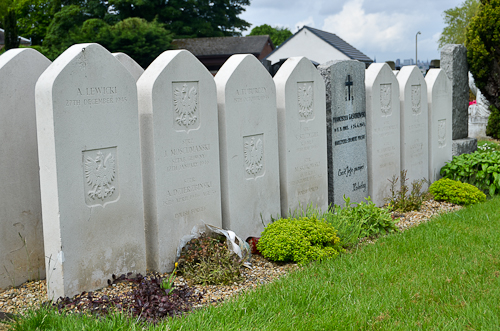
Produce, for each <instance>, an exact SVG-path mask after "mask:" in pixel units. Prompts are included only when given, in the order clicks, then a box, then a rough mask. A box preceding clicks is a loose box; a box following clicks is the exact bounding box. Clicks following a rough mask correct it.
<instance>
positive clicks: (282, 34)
mask: <svg viewBox="0 0 500 331" xmlns="http://www.w3.org/2000/svg"><path fill="white" fill-rule="evenodd" d="M262 35H269V37H270V38H271V41H272V42H273V45H274V46H276V47H278V46H279V45H281V44H282V43H283V42H284V41H285V40H287V39H288V38H290V37H291V36H292V32H290V30H289V29H288V28H280V27H275V28H273V27H272V26H270V25H267V24H262V25H259V26H256V27H255V28H253V29H252V31H251V32H250V33H249V36H262Z"/></svg>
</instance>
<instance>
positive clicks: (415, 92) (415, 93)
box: [411, 85, 422, 115]
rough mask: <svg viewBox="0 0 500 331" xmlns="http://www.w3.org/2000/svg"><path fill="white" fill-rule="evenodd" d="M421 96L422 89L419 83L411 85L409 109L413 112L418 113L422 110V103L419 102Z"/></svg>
mask: <svg viewBox="0 0 500 331" xmlns="http://www.w3.org/2000/svg"><path fill="white" fill-rule="evenodd" d="M421 97H422V89H421V86H420V85H412V86H411V110H412V111H413V114H415V115H418V114H420V113H421V112H422V105H421V104H420V101H421Z"/></svg>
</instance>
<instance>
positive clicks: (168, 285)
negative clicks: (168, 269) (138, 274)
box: [160, 262, 179, 294]
mask: <svg viewBox="0 0 500 331" xmlns="http://www.w3.org/2000/svg"><path fill="white" fill-rule="evenodd" d="M178 265H179V264H178V263H177V262H175V266H174V270H173V271H172V273H171V274H170V277H168V278H167V277H165V278H163V279H162V281H161V284H160V287H161V288H162V289H164V290H165V293H166V294H170V292H172V290H173V287H174V281H175V274H176V272H177V266H178Z"/></svg>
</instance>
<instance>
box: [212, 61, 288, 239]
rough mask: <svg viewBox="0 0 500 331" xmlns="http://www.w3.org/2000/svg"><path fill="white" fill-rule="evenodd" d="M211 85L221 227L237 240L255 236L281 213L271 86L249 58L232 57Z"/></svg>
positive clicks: (274, 99) (265, 75)
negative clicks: (214, 88) (215, 108)
mask: <svg viewBox="0 0 500 331" xmlns="http://www.w3.org/2000/svg"><path fill="white" fill-rule="evenodd" d="M215 83H216V85H217V104H218V108H219V145H220V163H221V192H222V224H223V227H224V228H226V229H230V230H233V231H234V232H235V233H236V234H237V235H238V236H240V237H241V238H242V239H246V238H247V237H250V236H251V237H259V236H260V233H261V232H262V230H263V229H264V226H263V224H262V223H263V221H264V222H268V221H269V220H270V218H271V215H272V216H274V217H276V215H278V214H279V213H280V196H279V192H280V189H279V185H280V183H279V165H278V158H279V156H278V123H277V121H278V120H277V118H278V114H277V110H276V87H275V85H274V81H273V79H272V78H271V75H269V73H268V72H267V70H266V69H265V68H264V66H263V65H262V64H261V63H260V62H259V61H258V60H257V58H255V56H253V55H249V54H238V55H233V56H231V57H230V58H229V59H228V60H227V61H226V63H224V65H223V66H222V67H221V69H220V70H219V72H218V73H217V75H216V76H215ZM261 217H262V218H261Z"/></svg>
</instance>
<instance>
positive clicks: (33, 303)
mask: <svg viewBox="0 0 500 331" xmlns="http://www.w3.org/2000/svg"><path fill="white" fill-rule="evenodd" d="M461 208H462V207H461V206H457V205H454V204H451V203H446V202H436V201H433V200H430V201H426V202H424V203H423V205H422V208H421V210H420V211H418V212H417V211H413V212H409V213H406V214H397V213H393V217H394V218H395V219H396V218H399V221H398V223H397V226H398V228H399V229H400V230H401V231H405V230H407V229H409V228H412V227H415V226H418V225H419V224H421V223H424V222H427V221H428V220H429V219H430V218H431V217H432V216H434V215H437V214H441V213H447V212H454V211H457V210H459V209H461ZM362 241H363V242H364V243H372V242H373V241H372V240H362ZM250 263H251V266H250V268H243V270H242V280H241V281H239V282H238V283H234V284H232V285H226V286H224V285H206V286H201V285H194V286H192V287H191V288H192V289H193V290H194V291H193V294H194V295H196V296H197V298H198V300H197V301H196V302H194V304H193V308H199V307H202V306H205V305H216V304H218V303H220V302H222V301H224V300H226V299H228V298H230V297H233V296H235V295H237V294H238V293H240V292H243V291H247V290H252V289H254V288H256V287H257V286H261V285H263V284H266V283H269V282H271V281H273V280H276V279H278V278H280V277H282V276H284V275H286V274H288V273H290V272H291V271H293V270H296V269H297V268H298V267H297V265H296V264H290V263H288V264H283V263H275V262H270V261H268V260H266V259H264V258H263V257H261V256H259V255H252V257H251V260H250ZM166 275H167V274H162V275H159V274H149V273H148V275H147V276H146V278H148V277H158V276H160V277H164V276H166ZM184 285H187V283H186V281H185V280H184V279H183V278H182V277H177V279H176V282H175V286H176V287H183V286H184ZM137 286H138V285H137V283H134V282H130V281H121V282H115V283H113V284H112V285H110V286H108V287H106V288H103V289H101V290H98V291H94V292H90V293H86V294H84V295H81V296H80V298H79V300H78V303H77V304H75V305H72V306H67V307H66V308H67V309H69V310H71V311H74V312H81V311H87V312H88V310H89V307H91V306H92V301H102V300H108V301H113V299H114V298H119V297H121V296H123V295H124V294H125V293H131V292H132V291H133V290H134V289H137ZM46 294H47V292H46V285H45V280H41V281H33V282H27V283H25V284H23V285H21V286H19V287H17V288H11V289H8V290H6V291H3V292H0V313H2V312H3V313H9V314H15V315H23V314H24V312H26V311H27V310H29V309H36V308H38V307H40V306H41V305H42V304H43V303H44V302H46V301H47V299H46ZM200 295H201V299H199V298H200ZM103 298H104V299H103ZM0 322H1V320H0ZM3 328H5V326H2V323H0V331H3V330H4V329H3Z"/></svg>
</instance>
